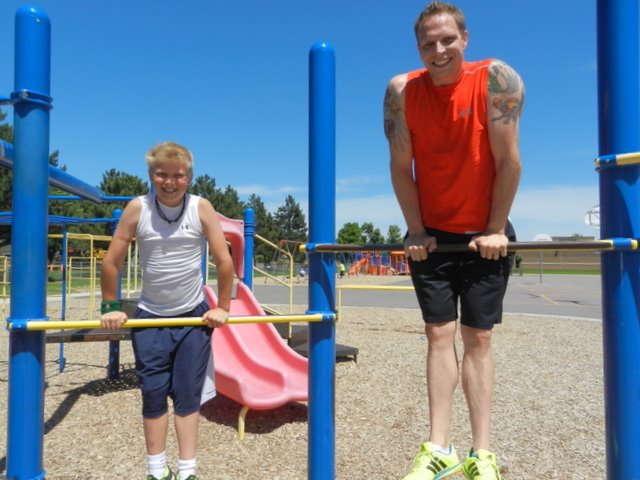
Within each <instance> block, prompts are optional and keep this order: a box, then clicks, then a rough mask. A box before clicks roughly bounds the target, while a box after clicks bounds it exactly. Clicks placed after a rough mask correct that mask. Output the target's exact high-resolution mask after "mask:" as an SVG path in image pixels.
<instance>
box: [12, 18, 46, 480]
mask: <svg viewBox="0 0 640 480" xmlns="http://www.w3.org/2000/svg"><path fill="white" fill-rule="evenodd" d="M15 25H16V32H15V39H16V45H15V92H14V94H13V95H12V97H13V96H14V95H15V96H17V98H20V101H18V103H16V104H15V110H14V120H13V122H14V123H13V126H14V127H13V128H14V159H15V164H14V168H13V218H14V221H13V225H12V229H11V256H12V264H13V268H12V269H11V287H12V288H11V320H12V321H13V322H14V325H15V324H18V325H20V324H22V325H24V324H26V322H27V321H29V320H30V319H43V318H45V316H46V280H47V279H46V272H47V267H46V266H47V193H48V192H47V188H48V184H49V178H48V171H49V170H48V165H49V161H48V159H49V109H50V98H49V91H50V59H51V56H50V53H51V45H50V40H51V26H50V23H49V18H48V17H47V15H46V14H45V13H44V12H43V11H42V10H40V9H38V8H35V7H22V8H20V9H19V10H18V11H17V13H16V23H15ZM44 347H45V338H44V332H40V333H36V332H27V331H19V330H11V332H10V334H9V407H8V409H9V419H8V428H7V478H15V479H34V478H43V477H44V470H43V467H42V458H43V433H44V358H45V355H44Z"/></svg>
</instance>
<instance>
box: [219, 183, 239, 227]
mask: <svg viewBox="0 0 640 480" xmlns="http://www.w3.org/2000/svg"><path fill="white" fill-rule="evenodd" d="M214 207H215V209H216V210H217V211H218V212H220V213H221V214H223V215H224V216H225V217H228V218H239V219H241V218H243V217H244V203H243V202H242V200H240V196H239V195H238V191H237V190H236V189H235V188H233V187H232V186H231V185H227V188H225V189H224V192H223V193H222V195H221V196H220V199H219V200H218V204H217V205H214Z"/></svg>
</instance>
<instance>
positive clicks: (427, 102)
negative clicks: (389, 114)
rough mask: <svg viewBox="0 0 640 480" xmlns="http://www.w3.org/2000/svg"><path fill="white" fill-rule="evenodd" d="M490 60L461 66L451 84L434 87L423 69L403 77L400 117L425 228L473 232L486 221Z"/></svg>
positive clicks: (491, 169) (490, 175)
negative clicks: (402, 112)
mask: <svg viewBox="0 0 640 480" xmlns="http://www.w3.org/2000/svg"><path fill="white" fill-rule="evenodd" d="M491 61H492V60H483V61H480V62H465V64H464V73H463V74H462V75H461V76H460V79H459V80H458V81H457V82H456V83H454V84H451V85H444V86H436V85H434V84H433V83H432V81H431V76H430V74H429V71H428V70H426V69H421V70H416V71H413V72H410V73H408V74H407V75H408V78H407V84H406V89H405V115H406V120H407V125H408V127H409V130H410V132H411V144H412V147H413V157H414V175H415V180H416V184H417V186H418V196H419V199H420V211H421V213H422V222H423V224H424V226H426V227H430V228H435V229H438V230H444V231H447V232H452V233H475V232H481V231H483V230H484V229H485V228H486V226H487V223H488V221H489V213H490V209H491V198H492V191H493V181H494V178H495V163H494V160H493V154H492V153H491V146H490V144H489V134H488V130H487V89H488V70H489V65H490V64H491Z"/></svg>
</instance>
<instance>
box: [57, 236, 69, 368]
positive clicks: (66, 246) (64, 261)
mask: <svg viewBox="0 0 640 480" xmlns="http://www.w3.org/2000/svg"><path fill="white" fill-rule="evenodd" d="M67 234H68V232H67V226H66V225H62V256H61V257H62V258H61V259H60V261H61V262H62V265H60V268H61V271H62V286H61V294H62V306H61V307H60V320H65V319H66V318H67V260H68V256H69V254H68V249H69V237H68V235H67ZM59 349H60V354H59V356H58V371H59V372H60V373H62V372H63V371H64V367H65V365H66V360H65V358H64V342H60V347H59Z"/></svg>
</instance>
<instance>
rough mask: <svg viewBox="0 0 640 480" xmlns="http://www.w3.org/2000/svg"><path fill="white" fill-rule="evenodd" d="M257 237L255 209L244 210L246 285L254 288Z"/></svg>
mask: <svg viewBox="0 0 640 480" xmlns="http://www.w3.org/2000/svg"><path fill="white" fill-rule="evenodd" d="M255 235H256V216H255V213H254V212H253V208H245V210H244V283H245V285H246V286H247V287H249V288H251V289H252V288H253V250H254V245H255V238H254V237H255Z"/></svg>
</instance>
